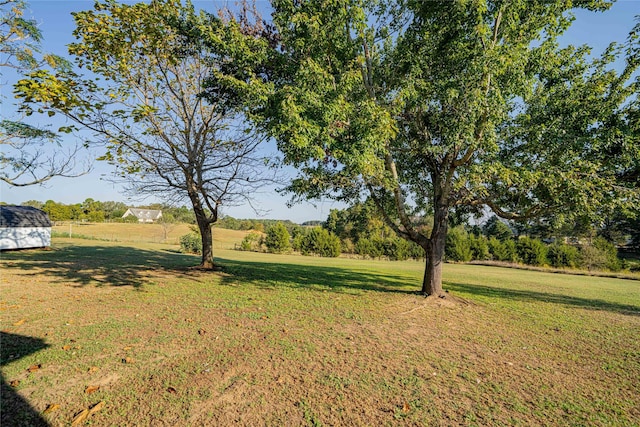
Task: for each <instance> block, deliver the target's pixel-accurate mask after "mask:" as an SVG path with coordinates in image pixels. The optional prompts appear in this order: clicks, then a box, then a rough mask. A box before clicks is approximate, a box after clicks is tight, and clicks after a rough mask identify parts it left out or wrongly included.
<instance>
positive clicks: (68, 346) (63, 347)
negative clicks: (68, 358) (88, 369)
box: [62, 345, 71, 351]
mask: <svg viewBox="0 0 640 427" xmlns="http://www.w3.org/2000/svg"><path fill="white" fill-rule="evenodd" d="M62 349H63V350H64V351H69V350H71V346H70V345H63V346H62Z"/></svg>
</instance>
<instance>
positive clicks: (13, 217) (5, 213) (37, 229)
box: [0, 206, 51, 250]
mask: <svg viewBox="0 0 640 427" xmlns="http://www.w3.org/2000/svg"><path fill="white" fill-rule="evenodd" d="M49 246H51V221H50V220H49V216H48V215H47V214H46V212H44V211H41V210H40V209H36V208H33V207H31V206H0V250H6V249H27V248H46V247H49Z"/></svg>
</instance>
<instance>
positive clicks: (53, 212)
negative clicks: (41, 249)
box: [22, 198, 196, 224]
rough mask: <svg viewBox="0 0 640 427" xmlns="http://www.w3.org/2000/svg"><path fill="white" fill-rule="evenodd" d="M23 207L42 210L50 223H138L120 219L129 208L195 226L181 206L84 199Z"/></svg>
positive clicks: (133, 219) (30, 202) (130, 218)
mask: <svg viewBox="0 0 640 427" xmlns="http://www.w3.org/2000/svg"><path fill="white" fill-rule="evenodd" d="M22 205H24V206H33V207H34V208H38V209H42V210H43V211H45V212H46V213H47V214H48V215H49V218H50V219H51V221H54V222H62V221H89V222H138V219H137V218H136V217H135V216H133V215H131V216H128V217H126V218H122V216H123V215H124V213H125V212H126V211H127V209H129V208H143V209H159V210H162V221H165V222H185V223H188V224H195V220H196V218H195V215H194V214H193V210H191V209H189V208H187V207H185V206H182V207H173V206H167V205H164V204H160V203H154V204H150V205H142V206H131V205H127V204H125V203H123V202H114V201H107V202H100V201H98V200H94V199H91V198H89V199H86V200H85V201H83V202H82V203H73V204H69V205H67V204H64V203H58V202H54V201H53V200H47V201H46V202H40V201H38V200H28V201H26V202H23V203H22Z"/></svg>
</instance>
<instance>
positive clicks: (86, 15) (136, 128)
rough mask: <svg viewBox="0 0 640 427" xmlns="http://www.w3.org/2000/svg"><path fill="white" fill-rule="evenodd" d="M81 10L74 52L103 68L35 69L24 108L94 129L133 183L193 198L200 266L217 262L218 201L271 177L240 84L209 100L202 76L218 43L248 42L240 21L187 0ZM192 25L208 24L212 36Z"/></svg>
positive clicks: (211, 69)
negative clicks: (247, 120) (236, 95)
mask: <svg viewBox="0 0 640 427" xmlns="http://www.w3.org/2000/svg"><path fill="white" fill-rule="evenodd" d="M74 18H75V22H76V29H75V31H74V35H75V36H76V39H77V42H76V43H73V44H71V45H70V46H69V52H70V54H71V55H73V57H74V58H75V62H76V64H77V65H79V66H80V67H84V68H86V69H88V70H90V71H91V72H92V73H93V74H94V75H96V76H98V77H97V78H95V79H88V78H82V77H81V76H79V75H77V74H74V73H71V72H68V73H63V74H62V73H59V74H57V75H52V74H50V73H47V72H45V71H42V70H40V71H38V72H35V73H32V74H31V75H30V78H29V79H25V80H23V81H21V82H20V84H19V86H18V90H17V92H18V95H19V96H21V97H22V98H23V101H24V106H25V108H26V109H27V110H28V109H29V108H38V109H40V110H42V111H47V112H48V111H51V112H55V113H62V114H64V115H65V116H66V117H68V118H69V119H71V120H73V121H74V122H75V123H77V124H79V125H80V126H82V127H83V128H85V129H88V130H90V131H91V132H92V133H93V135H94V140H95V142H98V143H102V144H105V146H106V153H105V155H104V156H103V159H105V160H107V161H109V162H111V163H113V164H114V165H115V166H116V167H117V171H118V174H119V176H120V177H121V178H122V179H124V180H126V181H127V182H128V189H129V190H131V191H132V192H134V193H136V194H144V195H156V196H158V197H160V198H161V199H163V200H167V201H173V202H179V201H182V200H189V201H190V204H191V206H192V207H193V211H194V213H195V216H196V220H197V224H198V228H199V230H200V234H201V236H202V248H203V250H202V262H201V267H202V268H213V267H214V264H213V245H212V231H211V226H212V224H214V223H215V222H216V221H217V219H218V215H219V209H220V207H221V206H229V205H232V204H234V203H238V202H245V201H250V200H251V197H252V196H253V195H255V192H256V190H257V189H258V188H259V187H260V186H262V185H264V184H265V183H266V182H267V181H266V180H265V179H266V173H267V170H268V169H266V168H265V163H264V160H263V159H261V158H259V157H258V155H257V152H256V150H257V147H258V145H259V144H260V142H261V141H262V138H261V137H260V136H258V135H257V134H256V133H255V132H253V131H252V130H251V129H249V128H248V127H247V126H245V125H244V122H243V121H242V116H241V115H240V114H239V113H238V111H237V109H235V108H234V102H233V96H232V95H231V92H232V91H231V90H230V91H228V92H226V93H227V96H225V97H224V98H222V97H219V98H216V99H213V98H210V99H209V101H208V102H207V101H206V100H205V99H203V98H202V97H201V96H200V92H201V90H202V84H203V80H204V79H205V78H206V77H208V76H210V75H211V74H213V73H217V72H218V71H219V69H220V63H221V61H222V59H221V55H219V54H218V52H217V51H216V50H215V49H216V48H217V47H220V46H227V45H233V46H234V48H237V49H247V52H250V50H249V49H248V48H246V46H245V45H239V44H238V43H235V42H234V34H239V26H238V24H236V23H235V21H232V20H231V21H230V20H224V21H223V20H221V19H218V18H216V17H213V16H210V15H208V14H204V13H196V11H195V10H194V8H193V6H192V5H191V4H190V3H186V4H183V3H182V2H181V1H180V0H156V1H151V2H150V3H148V4H145V3H137V4H133V5H126V4H119V3H117V2H115V1H106V2H96V3H95V6H94V9H93V10H87V11H83V12H77V13H75V14H74ZM191 32H194V33H197V34H201V33H206V34H207V35H208V39H209V40H210V43H209V44H208V45H205V44H203V43H199V42H197V41H195V40H197V39H198V37H192V34H190V33H191ZM237 40H238V42H243V43H249V42H250V41H251V40H250V39H244V38H241V37H239V38H237ZM99 78H102V80H100V81H98V79H99ZM232 81H233V79H230V80H229V84H230V83H232ZM225 84H227V83H225ZM225 87H226V86H225ZM65 88H72V89H71V90H65Z"/></svg>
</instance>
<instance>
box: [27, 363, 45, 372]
mask: <svg viewBox="0 0 640 427" xmlns="http://www.w3.org/2000/svg"><path fill="white" fill-rule="evenodd" d="M40 368H42V365H41V364H37V365H31V366H29V367H28V368H27V371H28V372H35V371H37V370H38V369H40Z"/></svg>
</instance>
